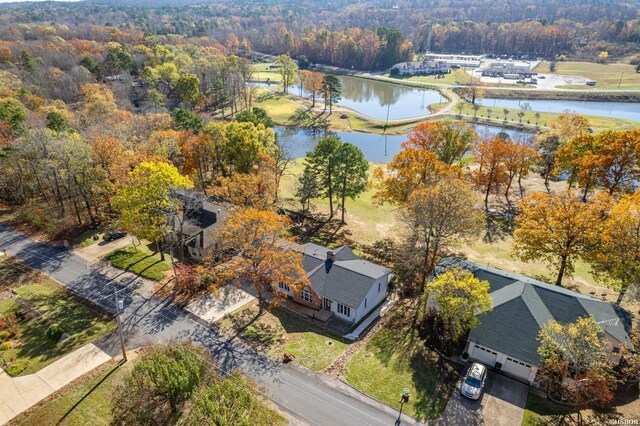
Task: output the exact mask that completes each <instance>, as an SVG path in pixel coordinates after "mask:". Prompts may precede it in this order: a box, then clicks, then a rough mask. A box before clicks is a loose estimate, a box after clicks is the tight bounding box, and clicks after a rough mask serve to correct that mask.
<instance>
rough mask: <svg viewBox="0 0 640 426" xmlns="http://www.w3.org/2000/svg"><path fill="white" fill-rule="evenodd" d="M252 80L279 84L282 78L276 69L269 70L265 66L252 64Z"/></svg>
mask: <svg viewBox="0 0 640 426" xmlns="http://www.w3.org/2000/svg"><path fill="white" fill-rule="evenodd" d="M252 80H254V81H276V82H278V83H279V82H281V81H282V76H281V75H280V71H278V69H277V68H269V66H268V65H266V64H254V65H253V75H252Z"/></svg>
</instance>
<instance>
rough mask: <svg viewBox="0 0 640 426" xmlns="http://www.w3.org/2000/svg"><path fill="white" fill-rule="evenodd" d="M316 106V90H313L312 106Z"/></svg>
mask: <svg viewBox="0 0 640 426" xmlns="http://www.w3.org/2000/svg"><path fill="white" fill-rule="evenodd" d="M315 106H316V92H315V91H313V92H311V108H315Z"/></svg>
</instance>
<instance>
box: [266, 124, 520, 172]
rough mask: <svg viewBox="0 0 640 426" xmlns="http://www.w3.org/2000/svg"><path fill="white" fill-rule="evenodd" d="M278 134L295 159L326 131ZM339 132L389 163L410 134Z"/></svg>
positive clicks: (281, 130) (481, 130) (483, 129)
mask: <svg viewBox="0 0 640 426" xmlns="http://www.w3.org/2000/svg"><path fill="white" fill-rule="evenodd" d="M474 127H475V129H476V132H478V134H480V135H486V134H487V133H491V134H496V133H499V132H505V133H507V134H509V136H511V138H512V139H514V140H515V139H524V138H529V137H531V135H529V134H528V133H522V132H517V131H514V130H505V129H501V128H499V127H491V126H481V125H476V126H474ZM275 131H276V133H277V134H278V140H279V141H280V143H281V144H282V145H283V146H284V147H285V149H286V150H287V152H288V153H289V155H291V156H292V157H293V158H302V157H304V156H305V155H306V154H307V152H309V151H312V150H313V148H314V147H315V146H316V143H317V142H318V141H319V140H320V139H322V138H323V137H325V135H326V133H325V131H323V130H321V131H316V132H311V131H309V130H305V129H300V128H293V127H276V128H275ZM330 132H331V133H333V134H336V135H337V136H339V137H340V139H342V140H343V141H344V142H350V143H352V144H354V145H355V146H357V147H358V148H360V149H361V150H362V152H363V153H364V155H365V157H366V158H367V160H369V161H373V162H376V163H388V162H390V161H391V159H393V156H394V155H396V154H397V153H398V152H400V151H401V150H402V147H401V144H402V142H404V141H406V140H407V135H379V134H374V133H360V132H336V131H330Z"/></svg>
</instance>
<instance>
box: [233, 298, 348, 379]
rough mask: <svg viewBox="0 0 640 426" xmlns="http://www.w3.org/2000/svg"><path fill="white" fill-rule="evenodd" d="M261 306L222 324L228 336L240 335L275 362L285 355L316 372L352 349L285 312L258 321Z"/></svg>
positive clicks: (254, 305) (240, 312)
mask: <svg viewBox="0 0 640 426" xmlns="http://www.w3.org/2000/svg"><path fill="white" fill-rule="evenodd" d="M257 313H258V307H257V302H255V301H254V302H252V303H251V304H249V305H247V306H245V307H243V308H241V309H240V310H238V311H236V312H234V313H233V314H231V315H229V316H228V317H226V318H224V319H223V320H222V321H221V322H220V328H221V330H222V331H223V333H225V335H229V336H234V335H238V336H239V337H240V338H241V339H242V340H244V341H245V342H246V343H248V344H249V345H251V346H253V347H254V348H256V349H257V350H260V351H262V352H266V353H267V354H268V355H269V356H271V357H273V358H274V359H281V358H282V355H283V353H284V352H288V353H291V354H293V355H295V357H296V358H295V362H297V363H298V364H300V365H303V366H305V367H307V368H309V369H311V370H314V371H321V370H324V369H325V368H327V367H328V366H330V365H331V364H332V363H333V362H334V361H335V360H336V359H337V358H338V357H339V356H340V355H342V353H343V352H344V351H346V350H347V348H348V347H349V342H348V341H347V340H344V339H342V338H341V337H339V336H335V335H333V334H331V333H329V332H327V331H325V330H324V329H323V328H320V327H318V326H315V325H314V324H312V323H311V322H309V321H306V320H305V319H304V318H302V317H300V316H298V315H296V314H293V313H291V312H289V311H287V310H285V309H282V308H276V309H273V310H272V311H271V312H267V313H265V314H263V315H262V316H260V317H259V318H257V317H256V315H257Z"/></svg>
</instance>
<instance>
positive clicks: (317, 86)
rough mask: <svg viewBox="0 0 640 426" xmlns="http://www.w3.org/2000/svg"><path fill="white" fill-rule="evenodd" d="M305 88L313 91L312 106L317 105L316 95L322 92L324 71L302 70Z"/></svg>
mask: <svg viewBox="0 0 640 426" xmlns="http://www.w3.org/2000/svg"><path fill="white" fill-rule="evenodd" d="M301 73H302V74H303V75H304V77H303V79H302V80H303V81H304V90H306V91H307V92H309V93H311V101H312V105H311V108H314V107H315V106H316V96H317V95H320V94H321V93H322V77H323V76H322V73H319V72H317V71H302V72H301Z"/></svg>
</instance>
